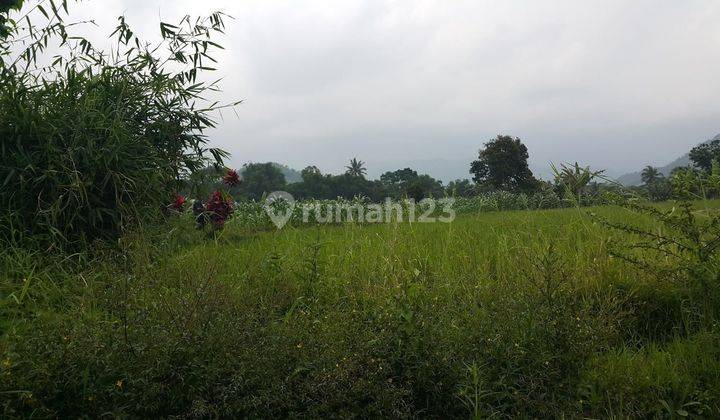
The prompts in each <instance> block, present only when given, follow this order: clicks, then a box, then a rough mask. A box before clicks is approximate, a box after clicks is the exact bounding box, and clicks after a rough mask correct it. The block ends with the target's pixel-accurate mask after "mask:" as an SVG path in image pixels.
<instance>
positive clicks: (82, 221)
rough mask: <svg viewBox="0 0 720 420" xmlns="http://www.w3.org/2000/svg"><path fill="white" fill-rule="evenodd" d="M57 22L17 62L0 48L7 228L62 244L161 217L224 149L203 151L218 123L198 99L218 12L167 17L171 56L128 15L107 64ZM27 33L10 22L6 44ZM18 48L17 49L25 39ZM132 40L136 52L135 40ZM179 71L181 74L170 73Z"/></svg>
mask: <svg viewBox="0 0 720 420" xmlns="http://www.w3.org/2000/svg"><path fill="white" fill-rule="evenodd" d="M55 15H56V16H55V17H56V18H57V19H60V21H59V23H54V24H48V26H46V27H45V28H43V29H38V28H33V27H32V26H30V25H31V23H30V21H29V20H28V21H27V22H28V23H27V24H28V25H29V26H30V28H32V29H33V32H32V34H33V35H32V37H31V41H32V42H31V43H30V44H29V46H28V47H27V48H26V49H25V50H23V52H22V53H21V55H20V58H19V59H18V60H16V61H12V60H11V58H10V54H9V52H8V51H6V50H0V142H2V144H1V145H0V182H1V183H2V184H1V185H2V188H0V209H1V210H2V212H3V220H2V223H0V226H2V228H0V234H1V235H2V236H4V237H5V239H6V240H11V241H17V240H21V239H22V238H23V237H24V236H26V235H27V234H29V233H31V234H32V235H33V237H34V239H38V238H44V239H45V241H46V242H53V243H55V244H62V243H65V242H67V241H76V240H83V239H90V238H95V237H97V236H101V237H106V236H112V235H116V234H117V233H119V232H120V231H121V230H122V229H123V228H124V227H126V226H129V225H136V224H138V223H140V222H142V221H145V220H148V219H149V218H150V217H152V216H157V215H159V210H160V209H161V208H162V207H163V205H166V204H168V203H169V202H170V201H171V200H172V197H173V192H174V191H177V190H178V188H179V186H180V185H179V180H180V179H181V177H183V176H184V175H186V174H187V172H189V171H193V170H196V169H197V168H199V167H200V166H201V165H204V164H205V163H207V162H206V161H207V155H208V152H209V154H210V155H212V156H213V157H214V158H215V159H216V160H220V159H221V158H222V157H223V156H224V152H223V151H221V150H217V149H206V148H205V144H206V141H207V139H206V138H205V137H204V136H203V134H202V132H203V130H204V129H206V128H207V127H212V126H213V124H214V123H213V121H212V119H211V118H210V117H209V114H208V112H210V111H211V110H213V109H216V107H213V106H211V107H210V108H208V109H198V108H197V107H196V105H195V103H194V101H196V100H199V99H200V95H201V94H202V93H203V92H205V91H207V90H209V89H215V87H214V85H212V84H211V85H208V84H205V83H202V82H197V81H196V78H197V74H198V72H200V71H202V70H203V69H206V68H205V67H203V57H209V56H208V55H207V54H208V53H209V49H210V48H212V47H213V46H217V44H214V43H212V42H211V41H210V37H211V34H212V33H213V32H219V31H222V28H223V23H222V15H220V14H217V13H216V14H213V15H212V16H211V17H210V18H208V19H207V20H200V21H198V22H197V23H196V24H190V22H189V20H188V19H185V20H184V21H183V22H182V23H181V25H180V26H174V25H168V24H164V23H163V24H161V30H162V36H163V41H162V43H161V45H159V46H158V47H166V50H167V53H166V56H162V55H160V56H157V57H154V56H152V53H151V52H153V51H156V50H154V47H155V46H153V45H146V44H144V43H142V42H141V41H140V40H139V39H138V38H137V37H135V36H134V35H133V32H132V31H131V30H130V28H129V27H128V26H127V24H126V23H125V21H124V20H123V19H122V18H121V19H120V24H119V26H118V27H117V29H116V31H115V33H114V34H115V36H116V40H117V43H116V46H115V47H114V48H113V51H112V53H113V54H111V55H112V56H114V57H115V58H113V61H110V58H108V55H107V54H104V53H103V52H101V51H97V50H95V49H94V48H93V47H92V45H91V44H90V43H89V42H88V41H86V40H85V39H82V38H78V37H71V36H70V35H69V34H68V33H67V30H66V29H67V27H69V26H67V27H66V26H65V25H64V24H63V23H62V20H61V19H62V18H61V17H60V12H59V11H57V10H55ZM27 29H29V28H22V29H21V28H13V30H12V31H11V32H10V36H9V38H8V39H7V40H6V42H7V43H9V44H11V45H12V44H13V43H16V42H19V40H20V39H21V34H25V33H26V32H25V31H26V30H27ZM48 42H51V43H52V42H58V43H60V46H61V47H64V50H63V49H62V48H61V50H60V51H59V52H57V56H55V57H54V61H53V63H52V65H51V66H50V67H40V66H39V65H37V64H36V60H37V57H38V56H42V54H43V52H44V51H45V48H46V46H47V45H48ZM18 45H19V44H18ZM129 45H133V47H129ZM168 67H172V68H173V69H178V68H179V70H174V71H170V70H168Z"/></svg>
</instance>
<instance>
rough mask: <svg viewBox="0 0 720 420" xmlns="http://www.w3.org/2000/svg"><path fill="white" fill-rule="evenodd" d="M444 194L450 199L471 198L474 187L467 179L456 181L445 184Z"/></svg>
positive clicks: (473, 193)
mask: <svg viewBox="0 0 720 420" xmlns="http://www.w3.org/2000/svg"><path fill="white" fill-rule="evenodd" d="M445 193H446V194H447V195H449V196H452V197H472V196H473V195H475V185H473V183H472V182H470V180H469V179H456V180H455V181H450V182H449V183H448V184H447V187H445Z"/></svg>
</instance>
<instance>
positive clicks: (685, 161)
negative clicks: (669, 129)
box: [617, 134, 720, 186]
mask: <svg viewBox="0 0 720 420" xmlns="http://www.w3.org/2000/svg"><path fill="white" fill-rule="evenodd" d="M715 140H720V134H718V135H717V136H715V137H713V138H712V139H710V140H707V141H704V142H703V143H710V142H711V141H715ZM703 143H700V144H703ZM690 164H691V162H690V155H689V153H685V154H684V155H683V156H680V157H679V158H677V159H675V160H674V161H672V162H671V163H669V164H667V165H665V166H662V167H658V170H660V172H661V173H662V174H663V175H665V176H668V175H670V172H672V170H673V169H675V168H679V167H681V166H688V165H690ZM653 166H654V165H653ZM617 181H618V182H619V183H621V184H623V185H625V186H633V185H640V184H642V176H641V171H637V172H631V173H628V174H625V175H623V176H621V177H618V178H617Z"/></svg>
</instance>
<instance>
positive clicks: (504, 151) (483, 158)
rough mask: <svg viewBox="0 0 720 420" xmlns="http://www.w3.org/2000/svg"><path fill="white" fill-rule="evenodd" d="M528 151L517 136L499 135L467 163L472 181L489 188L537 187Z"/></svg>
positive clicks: (513, 189)
mask: <svg viewBox="0 0 720 420" xmlns="http://www.w3.org/2000/svg"><path fill="white" fill-rule="evenodd" d="M528 158H529V154H528V150H527V147H526V146H525V145H524V144H523V143H522V141H520V139H519V138H517V137H516V138H512V137H510V136H503V135H499V136H497V138H495V139H493V140H490V141H489V142H487V143H485V148H484V149H481V150H480V153H479V156H478V159H477V160H476V161H474V162H472V164H471V165H470V173H471V174H473V180H474V181H475V182H476V183H478V184H481V185H484V186H486V187H488V188H490V189H496V190H504V191H512V192H521V191H532V190H534V189H536V188H537V185H538V181H537V180H536V179H535V177H534V176H533V173H532V171H531V170H530V167H529V166H528Z"/></svg>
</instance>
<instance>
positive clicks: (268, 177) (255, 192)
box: [241, 162, 286, 200]
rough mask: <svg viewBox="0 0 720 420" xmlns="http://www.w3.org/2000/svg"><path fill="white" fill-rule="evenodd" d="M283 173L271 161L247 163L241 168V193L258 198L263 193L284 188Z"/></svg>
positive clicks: (251, 197)
mask: <svg viewBox="0 0 720 420" xmlns="http://www.w3.org/2000/svg"><path fill="white" fill-rule="evenodd" d="M285 186H286V183H285V175H283V173H282V171H281V170H280V168H278V167H277V165H275V164H274V163H272V162H268V163H248V164H247V165H245V166H244V168H243V185H242V187H241V191H242V193H243V194H244V195H245V196H247V198H249V199H252V200H259V199H261V198H262V196H263V194H266V193H271V192H273V191H278V190H281V189H283V188H285Z"/></svg>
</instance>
